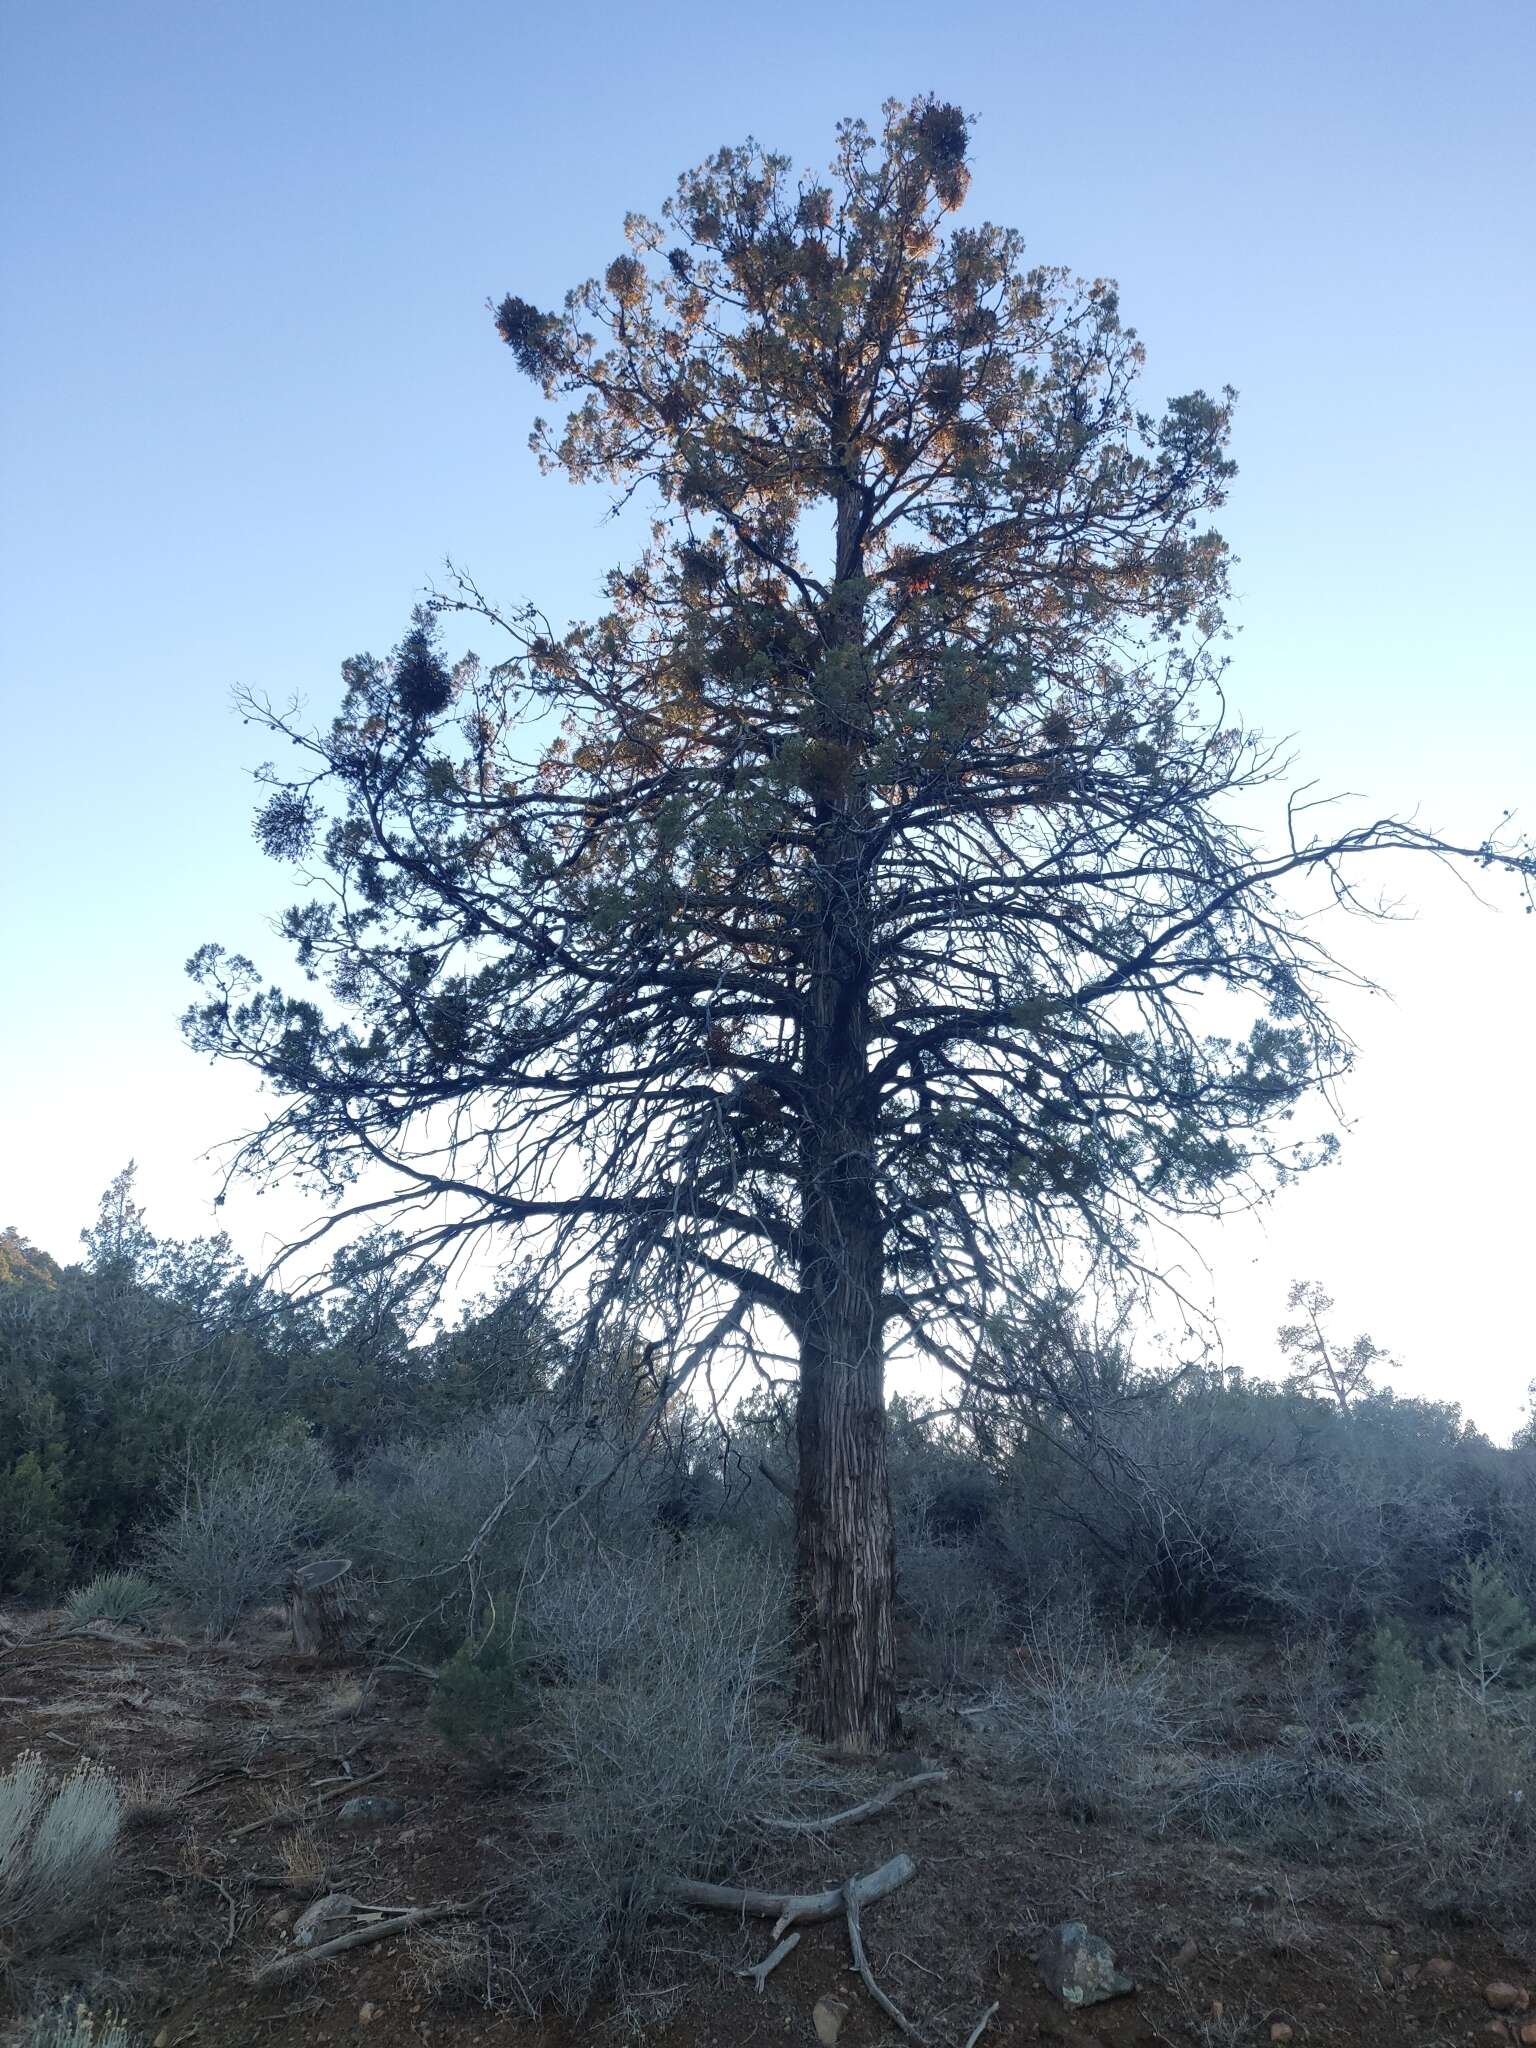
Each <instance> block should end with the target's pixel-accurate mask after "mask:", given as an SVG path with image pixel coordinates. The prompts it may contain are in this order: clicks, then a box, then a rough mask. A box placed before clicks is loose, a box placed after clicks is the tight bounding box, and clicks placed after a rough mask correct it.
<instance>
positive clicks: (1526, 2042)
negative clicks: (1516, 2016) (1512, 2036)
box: [1519, 2020, 1536, 2048]
mask: <svg viewBox="0 0 1536 2048" xmlns="http://www.w3.org/2000/svg"><path fill="white" fill-rule="evenodd" d="M1519 2038H1520V2043H1521V2048H1536V2020H1523V2021H1522V2022H1521V2024H1520V2035H1519Z"/></svg>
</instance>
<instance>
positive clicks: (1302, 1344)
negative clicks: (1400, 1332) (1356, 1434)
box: [1276, 1280, 1398, 1411]
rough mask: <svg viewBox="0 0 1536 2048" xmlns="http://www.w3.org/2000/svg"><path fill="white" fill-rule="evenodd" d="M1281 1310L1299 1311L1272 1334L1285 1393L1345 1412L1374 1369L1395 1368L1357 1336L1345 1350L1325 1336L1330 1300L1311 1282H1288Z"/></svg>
mask: <svg viewBox="0 0 1536 2048" xmlns="http://www.w3.org/2000/svg"><path fill="white" fill-rule="evenodd" d="M1285 1305H1286V1307H1287V1308H1290V1309H1299V1310H1300V1311H1301V1314H1300V1317H1299V1319H1298V1320H1297V1321H1296V1322H1294V1323H1284V1324H1282V1325H1281V1327H1280V1329H1279V1330H1278V1331H1277V1332H1276V1341H1277V1342H1278V1343H1279V1346H1280V1350H1281V1352H1282V1354H1283V1355H1284V1357H1285V1359H1286V1361H1287V1363H1288V1364H1289V1365H1290V1368H1291V1370H1290V1372H1289V1373H1288V1374H1287V1376H1286V1381H1285V1387H1286V1391H1287V1393H1292V1394H1311V1395H1314V1396H1317V1397H1320V1398H1321V1399H1323V1400H1325V1401H1332V1402H1334V1403H1335V1405H1336V1406H1337V1407H1339V1408H1340V1409H1343V1410H1345V1411H1347V1410H1348V1408H1349V1406H1350V1404H1351V1403H1352V1402H1353V1401H1354V1400H1355V1399H1356V1398H1357V1397H1358V1396H1359V1395H1361V1394H1367V1393H1369V1392H1370V1391H1371V1374H1372V1373H1373V1372H1374V1371H1376V1370H1377V1368H1378V1367H1387V1368H1394V1367H1395V1366H1396V1365H1397V1363H1398V1361H1397V1360H1396V1359H1395V1358H1393V1357H1392V1356H1391V1355H1390V1353H1388V1352H1386V1351H1384V1350H1383V1349H1382V1348H1381V1346H1380V1345H1379V1344H1378V1343H1376V1341H1375V1340H1374V1338H1371V1337H1367V1336H1365V1335H1364V1334H1363V1333H1362V1334H1361V1335H1360V1336H1358V1337H1356V1339H1355V1340H1354V1342H1353V1343H1352V1344H1350V1345H1347V1346H1346V1345H1344V1344H1341V1343H1340V1342H1338V1340H1337V1339H1336V1338H1334V1337H1331V1336H1330V1335H1329V1333H1328V1329H1327V1321H1328V1318H1329V1316H1331V1315H1332V1314H1333V1310H1334V1301H1333V1296H1332V1295H1331V1294H1328V1293H1326V1292H1325V1291H1324V1289H1323V1288H1322V1287H1321V1286H1319V1284H1318V1283H1317V1281H1315V1280H1296V1281H1293V1282H1292V1284H1291V1291H1290V1293H1289V1294H1288V1295H1287V1296H1286V1302H1285Z"/></svg>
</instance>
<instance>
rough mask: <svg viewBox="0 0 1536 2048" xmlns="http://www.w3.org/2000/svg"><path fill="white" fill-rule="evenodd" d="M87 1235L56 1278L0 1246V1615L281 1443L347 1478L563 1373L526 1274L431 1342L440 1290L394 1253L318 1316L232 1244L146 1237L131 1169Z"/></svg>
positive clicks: (348, 1269)
mask: <svg viewBox="0 0 1536 2048" xmlns="http://www.w3.org/2000/svg"><path fill="white" fill-rule="evenodd" d="M83 1235H84V1240H85V1251H86V1257H85V1260H84V1262H83V1263H82V1264H80V1265H78V1266H71V1267H68V1268H66V1269H62V1270H61V1269H59V1268H57V1267H55V1266H54V1265H53V1262H52V1261H48V1260H44V1258H43V1255H41V1254H38V1255H36V1256H35V1257H34V1256H33V1255H32V1254H31V1253H30V1250H29V1248H26V1247H25V1245H24V1240H23V1239H22V1238H21V1237H20V1234H19V1233H18V1232H15V1231H11V1232H8V1233H7V1234H6V1236H5V1237H4V1238H3V1239H0V1260H3V1261H4V1262H5V1272H6V1273H8V1274H9V1278H5V1277H3V1276H0V1598H4V1597H6V1596H8V1595H9V1596H15V1595H27V1596H37V1595H43V1594H48V1593H52V1592H57V1591H59V1590H61V1589H62V1588H63V1587H64V1586H65V1585H67V1584H69V1583H71V1582H78V1581H80V1580H81V1579H82V1578H86V1577H88V1576H90V1575H91V1574H93V1573H95V1572H98V1571H100V1570H102V1569H104V1568H110V1567H112V1566H114V1565H116V1564H117V1563H118V1562H120V1561H121V1560H122V1558H123V1557H124V1556H125V1555H126V1554H127V1553H128V1552H129V1551H130V1550H131V1549H132V1546H133V1544H134V1541H135V1538H136V1536H137V1535H138V1534H139V1533H140V1532H141V1531H142V1530H143V1529H144V1528H145V1527H146V1526H148V1525H149V1524H150V1523H151V1522H155V1521H158V1520H159V1519H160V1518H161V1516H162V1515H163V1513H164V1511H165V1509H166V1507H167V1506H168V1505H169V1504H170V1503H171V1502H172V1501H173V1500H175V1499H176V1497H177V1494H178V1489H179V1488H180V1486H181V1485H182V1481H183V1477H184V1475H185V1474H186V1473H187V1472H189V1471H191V1472H206V1471H207V1470H209V1469H210V1468H211V1467H212V1465H213V1464H215V1463H216V1462H219V1461H221V1460H222V1461H224V1462H226V1463H227V1462H228V1461H229V1460H231V1459H234V1460H237V1461H238V1459H239V1458H240V1457H241V1456H242V1455H244V1454H245V1453H246V1452H247V1451H248V1450H251V1449H252V1448H253V1447H255V1446H256V1445H258V1444H261V1443H266V1442H270V1441H272V1440H273V1438H274V1434H275V1433H276V1432H278V1431H280V1430H282V1429H284V1428H287V1427H296V1428H297V1429H298V1431H299V1433H300V1435H301V1436H302V1437H303V1438H305V1439H306V1440H307V1439H308V1438H309V1437H311V1436H313V1437H315V1438H316V1439H317V1441H318V1442H319V1444H320V1446H321V1448H322V1449H323V1450H324V1452H325V1454H326V1456H327V1458H328V1459H329V1460H330V1461H331V1462H332V1463H333V1464H334V1465H335V1466H337V1467H338V1468H339V1469H340V1470H342V1471H343V1472H345V1471H347V1470H349V1469H351V1468H352V1467H353V1466H354V1465H355V1464H356V1463H357V1462H358V1461H359V1460H360V1459H361V1458H363V1457H365V1456H366V1455H367V1453H368V1452H369V1451H370V1450H371V1449H372V1448H374V1447H376V1446H378V1445H380V1444H382V1443H383V1442H385V1441H386V1440H389V1439H391V1438H398V1437H401V1436H405V1435H416V1436H429V1435H434V1434H441V1433H443V1432H445V1431H447V1430H450V1429H452V1428H453V1427H455V1426H456V1425H457V1423H458V1422H459V1421H460V1420H461V1419H462V1418H463V1417H465V1416H467V1415H473V1414H476V1413H483V1412H485V1410H486V1409H487V1408H489V1407H491V1406H493V1405H495V1404H497V1403H499V1402H502V1401H505V1400H507V1399H509V1398H512V1397H514V1395H516V1396H525V1395H527V1394H529V1393H531V1392H534V1391H536V1390H538V1389H540V1388H542V1387H544V1386H546V1385H547V1384H548V1383H549V1381H550V1379H551V1378H552V1377H553V1376H554V1374H555V1373H556V1372H557V1371H558V1367H559V1359H560V1346H559V1342H558V1339H557V1337H556V1335H555V1333H554V1331H553V1329H552V1327H551V1326H550V1324H549V1322H548V1320H547V1318H546V1317H545V1316H544V1315H543V1314H542V1313H541V1310H540V1306H539V1303H538V1301H537V1299H536V1298H535V1297H534V1296H533V1294H532V1292H531V1290H530V1289H529V1287H528V1285H527V1283H526V1280H524V1279H521V1278H519V1277H517V1276H513V1277H511V1278H510V1279H509V1280H508V1281H507V1283H506V1284H505V1285H504V1286H502V1287H501V1288H499V1289H498V1290H497V1291H496V1292H495V1294H493V1295H492V1296H489V1297H487V1298H486V1299H485V1300H482V1301H480V1302H478V1303H476V1304H474V1305H473V1306H472V1307H471V1308H470V1309H469V1310H467V1311H466V1312H465V1314H464V1315H463V1316H462V1318H461V1319H460V1321H459V1322H458V1323H457V1324H456V1325H455V1326H454V1327H453V1328H451V1329H449V1330H445V1331H443V1332H441V1333H440V1334H439V1335H438V1336H436V1337H435V1338H434V1339H433V1340H432V1341H430V1342H423V1341H421V1339H422V1320H423V1316H424V1313H425V1309H426V1306H427V1304H428V1300H429V1295H430V1289H431V1278H430V1275H427V1274H424V1273H423V1272H422V1271H421V1269H420V1268H419V1266H415V1265H412V1264H411V1263H410V1262H408V1261H402V1260H401V1259H400V1257H399V1245H398V1241H397V1240H395V1239H392V1238H389V1237H387V1236H376V1237H373V1238H370V1239H365V1240H363V1241H361V1242H360V1243H358V1244H355V1245H352V1246H349V1247H348V1248H347V1249H346V1250H344V1251H343V1252H342V1253H341V1254H340V1255H339V1256H338V1258H337V1259H336V1261H335V1262H334V1265H333V1268H332V1272H331V1275H330V1278H331V1283H332V1284H331V1291H330V1293H329V1294H328V1296H327V1298H326V1303H325V1306H324V1307H323V1309H322V1308H320V1307H317V1306H315V1305H314V1304H312V1303H308V1302H305V1301H301V1300H294V1299H289V1298H285V1297H283V1296H281V1295H278V1294H276V1293H274V1292H271V1291H269V1290H263V1289H261V1288H258V1287H257V1286H256V1285H255V1283H254V1282H253V1281H252V1280H251V1279H250V1277H249V1275H248V1274H247V1273H246V1272H245V1271H244V1270H243V1268H242V1267H241V1266H240V1263H239V1261H238V1260H237V1259H236V1258H235V1256H234V1254H233V1251H232V1249H231V1247H230V1245H229V1242H228V1240H227V1239H226V1238H223V1237H214V1238H203V1239H198V1240H196V1241H194V1242H192V1243H176V1242H167V1241H163V1240H159V1239H157V1238H155V1237H154V1235H153V1234H152V1232H151V1231H150V1229H149V1227H148V1225H147V1223H146V1221H145V1219H144V1215H143V1212H142V1210H141V1209H140V1208H139V1207H138V1205H137V1204H136V1203H135V1201H134V1200H133V1176H132V1170H131V1169H128V1170H126V1171H125V1172H124V1173H122V1174H120V1175H119V1176H118V1177H117V1178H116V1180H115V1181H114V1182H113V1184H112V1186H111V1187H110V1188H109V1189H108V1191H107V1193H106V1194H105V1195H104V1196H103V1198H102V1202H101V1205H100V1211H99V1214H98V1217H97V1220H96V1222H95V1224H93V1225H92V1227H91V1228H90V1229H89V1230H87V1231H86V1232H85V1233H84V1234H83ZM18 1247H20V1248H21V1249H20V1250H18ZM23 1253H25V1256H23Z"/></svg>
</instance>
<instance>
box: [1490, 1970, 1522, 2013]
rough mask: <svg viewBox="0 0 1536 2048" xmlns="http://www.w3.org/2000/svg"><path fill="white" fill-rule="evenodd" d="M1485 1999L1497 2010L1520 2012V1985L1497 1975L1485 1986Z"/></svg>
mask: <svg viewBox="0 0 1536 2048" xmlns="http://www.w3.org/2000/svg"><path fill="white" fill-rule="evenodd" d="M1483 1999H1484V2002H1485V2003H1486V2004H1488V2005H1490V2006H1491V2007H1492V2008H1493V2010H1494V2011H1495V2012H1518V2011H1519V2010H1520V1986H1519V1985H1518V1984H1511V1983H1509V1982H1508V1980H1507V1979H1505V1978H1503V1977H1496V1978H1495V1979H1494V1981H1493V1982H1492V1983H1491V1984H1485V1985H1484V1986H1483Z"/></svg>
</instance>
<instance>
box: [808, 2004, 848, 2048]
mask: <svg viewBox="0 0 1536 2048" xmlns="http://www.w3.org/2000/svg"><path fill="white" fill-rule="evenodd" d="M847 2017H848V2001H847V1999H846V1998H818V1999H817V2001H816V2003H815V2005H814V2006H813V2007H812V2008H811V2024H812V2025H813V2026H814V2027H815V2029H816V2038H817V2040H818V2041H820V2043H821V2044H822V2048H833V2043H834V2042H835V2041H836V2039H837V2037H838V2035H839V2034H840V2033H841V2032H842V2031H843V2021H844V2020H845V2019H847Z"/></svg>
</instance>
